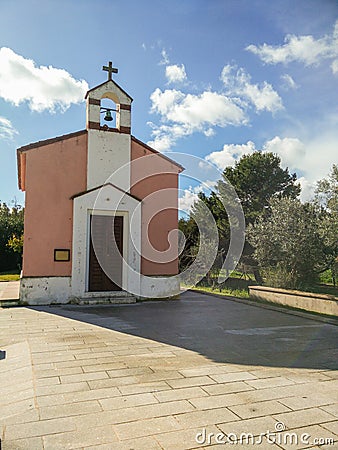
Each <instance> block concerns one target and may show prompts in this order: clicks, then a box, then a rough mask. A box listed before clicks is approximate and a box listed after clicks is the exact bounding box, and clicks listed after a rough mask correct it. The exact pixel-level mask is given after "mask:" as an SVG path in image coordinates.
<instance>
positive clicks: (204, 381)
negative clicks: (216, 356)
mask: <svg viewBox="0 0 338 450" xmlns="http://www.w3.org/2000/svg"><path fill="white" fill-rule="evenodd" d="M167 383H168V384H169V385H170V386H171V387H172V388H174V389H176V388H184V387H189V386H205V385H208V384H216V382H215V380H212V379H211V378H210V377H208V376H202V377H189V378H181V379H178V380H169V381H167Z"/></svg>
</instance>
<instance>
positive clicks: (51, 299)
mask: <svg viewBox="0 0 338 450" xmlns="http://www.w3.org/2000/svg"><path fill="white" fill-rule="evenodd" d="M70 300H71V278H70V277H36V278H35V277H34V278H33V277H32V278H27V277H25V278H22V279H21V282H20V301H21V302H22V303H27V304H28V305H50V304H53V303H55V304H58V303H68V302H69V301H70Z"/></svg>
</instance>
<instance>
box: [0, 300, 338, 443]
mask: <svg viewBox="0 0 338 450" xmlns="http://www.w3.org/2000/svg"><path fill="white" fill-rule="evenodd" d="M337 341H338V330H337V327H335V326H334V325H333V324H329V323H325V322H321V321H318V320H315V318H314V316H309V317H306V316H304V315H302V316H297V315H293V314H288V313H286V312H281V311H278V310H275V309H272V308H263V307H260V306H252V305H249V304H248V303H245V302H244V303H243V302H236V301H231V300H230V299H225V298H224V299H220V298H216V297H212V296H207V295H202V294H197V293H192V292H187V293H185V294H183V295H182V296H181V300H177V301H169V302H165V301H162V302H161V301H156V302H145V303H137V304H135V305H125V306H122V305H121V306H90V307H79V306H62V307H61V306H53V307H30V308H26V307H14V308H3V309H0V350H1V353H0V358H1V359H0V383H1V384H0V386H1V388H0V391H1V398H0V403H1V404H0V431H1V438H2V449H5V450H9V449H11V450H20V449H27V450H40V449H45V450H57V449H98V450H99V449H100V450H109V449H121V450H124V449H128V450H129V449H135V450H143V449H144V450H152V449H168V450H169V449H173V450H180V449H193V448H202V447H203V448H210V449H221V448H227V447H229V446H230V445H231V444H229V443H228V442H227V440H230V439H232V440H233V439H235V438H238V439H240V435H241V433H249V434H247V435H246V438H247V439H248V441H245V439H246V438H245V436H244V435H243V436H242V439H243V440H242V441H238V444H237V445H236V447H237V448H244V447H247V448H255V447H257V448H261V449H279V448H285V449H289V448H308V447H313V448H318V447H319V444H322V447H321V448H328V449H329V448H330V449H333V448H338V443H337V439H338V436H337V435H338V423H337V413H338V406H337V400H338V395H337V394H338V379H337V378H338V371H337V370H336V369H337V360H338V358H337V350H336V349H337ZM268 431H269V432H270V435H268V436H264V437H262V438H261V437H260V436H261V435H262V434H263V433H264V434H266V433H267V432H268ZM251 435H252V437H251ZM291 435H292V436H291ZM291 437H293V439H294V441H292V442H291V440H290V439H291ZM196 438H197V439H196ZM296 439H297V440H298V443H297V444H296V445H294V444H295V442H296V441H295V440H296ZM320 439H321V440H320ZM225 442H227V443H225Z"/></svg>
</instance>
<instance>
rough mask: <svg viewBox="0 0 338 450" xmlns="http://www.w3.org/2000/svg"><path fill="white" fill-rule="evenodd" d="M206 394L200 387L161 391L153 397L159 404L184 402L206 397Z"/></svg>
mask: <svg viewBox="0 0 338 450" xmlns="http://www.w3.org/2000/svg"><path fill="white" fill-rule="evenodd" d="M207 395H208V394H207V393H206V392H205V391H203V389H201V388H200V387H190V388H183V389H171V390H168V391H161V392H157V393H156V394H155V397H156V398H157V399H158V400H159V401H160V402H171V401H174V400H185V399H190V398H200V397H206V396H207Z"/></svg>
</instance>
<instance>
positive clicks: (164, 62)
mask: <svg viewBox="0 0 338 450" xmlns="http://www.w3.org/2000/svg"><path fill="white" fill-rule="evenodd" d="M161 56H162V59H161V61H160V62H159V65H160V66H166V65H167V64H169V63H170V61H169V56H168V53H167V51H166V49H165V48H164V49H162V51H161Z"/></svg>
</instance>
